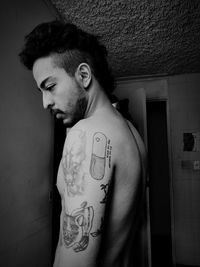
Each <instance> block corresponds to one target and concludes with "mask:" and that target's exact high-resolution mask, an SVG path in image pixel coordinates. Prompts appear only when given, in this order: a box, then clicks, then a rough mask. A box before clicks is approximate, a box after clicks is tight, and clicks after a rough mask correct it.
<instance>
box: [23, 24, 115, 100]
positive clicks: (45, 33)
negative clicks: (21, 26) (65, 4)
mask: <svg viewBox="0 0 200 267" xmlns="http://www.w3.org/2000/svg"><path fill="white" fill-rule="evenodd" d="M51 55H55V56H56V57H55V58H56V63H57V65H58V66H59V67H62V68H64V69H65V71H66V72H67V73H68V74H69V75H71V76H74V74H75V71H76V69H77V67H78V65H79V64H80V63H83V62H84V63H87V64H88V65H89V66H90V68H91V71H92V73H93V75H94V76H95V78H96V80H97V81H98V82H99V84H100V85H101V87H102V88H103V89H104V91H105V92H106V93H107V94H108V95H110V93H111V92H112V91H113V90H114V87H115V83H114V78H113V75H112V72H111V69H110V68H109V65H108V62H107V50H106V48H105V46H103V45H102V44H101V43H100V42H99V39H98V37H97V36H95V35H92V34H89V33H87V32H85V31H83V30H81V29H79V28H78V27H77V26H75V25H74V24H71V23H64V22H61V21H57V20H56V21H51V22H45V23H41V24H39V25H38V26H36V27H35V28H34V29H33V31H31V32H30V33H29V34H28V35H26V36H25V44H24V47H23V49H22V51H21V52H20V54H19V57H20V60H21V62H22V63H23V64H24V65H25V66H26V67H27V68H28V69H29V70H32V68H33V64H34V62H35V61H36V60H37V59H39V58H42V57H47V56H51Z"/></svg>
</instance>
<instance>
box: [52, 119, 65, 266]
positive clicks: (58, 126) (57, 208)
mask: <svg viewBox="0 0 200 267" xmlns="http://www.w3.org/2000/svg"><path fill="white" fill-rule="evenodd" d="M65 137H66V127H65V126H64V125H63V124H62V122H61V121H59V120H55V121H54V175H53V177H54V179H53V214H52V215H53V216H52V251H53V253H52V254H53V255H52V261H54V255H55V250H56V247H57V244H58V239H59V230H60V213H61V198H60V195H59V192H58V189H57V187H56V182H57V173H58V167H59V164H60V160H61V157H62V151H63V145H64V141H65Z"/></svg>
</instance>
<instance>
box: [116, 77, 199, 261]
mask: <svg viewBox="0 0 200 267" xmlns="http://www.w3.org/2000/svg"><path fill="white" fill-rule="evenodd" d="M199 85H200V74H187V75H177V76H170V77H163V78H162V77H161V78H152V79H142V80H131V79H130V80H128V79H126V80H124V81H118V86H117V89H116V91H115V93H116V95H117V96H118V97H119V98H120V99H123V98H129V100H130V104H129V109H130V112H131V113H133V112H134V106H133V105H131V99H132V91H133V90H135V89H137V88H144V89H145V92H146V96H147V99H148V98H149V99H150V98H151V99H166V100H167V101H168V107H169V128H170V129H169V134H170V140H171V144H170V148H171V163H172V186H173V205H174V210H173V213H174V221H173V222H174V223H173V227H172V229H174V253H175V254H174V256H175V260H176V263H180V264H185V265H197V266H200V253H199V248H200V227H199V226H200V212H199V211H200V171H194V170H183V169H182V168H181V160H200V152H184V151H183V133H184V132H195V131H197V132H198V131H199V132H200V88H199V87H200V86H199Z"/></svg>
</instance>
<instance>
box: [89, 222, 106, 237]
mask: <svg viewBox="0 0 200 267" xmlns="http://www.w3.org/2000/svg"><path fill="white" fill-rule="evenodd" d="M102 229H103V218H101V225H100V227H99V229H97V230H96V231H95V232H92V233H91V236H92V237H97V236H99V235H100V234H102Z"/></svg>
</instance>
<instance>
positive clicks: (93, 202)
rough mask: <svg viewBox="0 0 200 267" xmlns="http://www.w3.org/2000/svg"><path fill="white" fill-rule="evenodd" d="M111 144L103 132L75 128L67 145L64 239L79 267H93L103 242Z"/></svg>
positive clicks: (68, 252)
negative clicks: (95, 256)
mask: <svg viewBox="0 0 200 267" xmlns="http://www.w3.org/2000/svg"><path fill="white" fill-rule="evenodd" d="M110 142H111V141H110V140H109V139H108V136H106V134H105V133H103V132H91V131H87V130H80V129H72V130H71V131H70V132H69V134H68V136H67V140H66V143H65V146H64V150H63V157H62V162H61V167H62V171H63V178H64V183H63V186H64V194H63V199H64V205H63V211H62V223H61V225H62V238H63V243H64V247H65V253H66V255H68V256H67V257H68V260H69V258H70V259H71V262H76V264H78V265H77V266H90V265H89V264H90V263H89V262H88V261H91V262H92V255H96V253H97V247H98V244H99V242H100V238H101V229H102V222H103V218H104V211H105V204H106V200H107V194H108V189H109V183H110V179H111V173H112V162H111V156H112V155H111V150H112V148H111V145H110ZM78 255H81V256H78ZM83 258H85V261H86V262H85V263H84V262H83ZM80 261H81V262H80ZM74 264H75V263H74ZM84 264H85V265H84ZM91 264H92V263H91ZM93 264H94V263H93ZM72 266H76V265H73V264H72ZM92 266H94V265H92Z"/></svg>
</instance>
